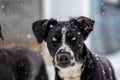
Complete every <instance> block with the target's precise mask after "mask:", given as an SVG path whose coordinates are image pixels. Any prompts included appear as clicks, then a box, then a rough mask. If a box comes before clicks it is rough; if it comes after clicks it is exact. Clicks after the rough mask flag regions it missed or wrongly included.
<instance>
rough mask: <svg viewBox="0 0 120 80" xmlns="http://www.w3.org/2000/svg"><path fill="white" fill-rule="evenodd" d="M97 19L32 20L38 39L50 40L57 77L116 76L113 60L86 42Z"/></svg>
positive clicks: (99, 79) (97, 79)
mask: <svg viewBox="0 0 120 80" xmlns="http://www.w3.org/2000/svg"><path fill="white" fill-rule="evenodd" d="M93 26H94V20H91V19H89V18H87V17H83V16H81V17H78V18H73V19H70V20H69V21H57V20H55V19H44V20H39V21H36V22H34V23H33V24H32V29H33V33H34V35H35V37H36V39H37V41H38V43H42V42H43V41H45V42H46V43H47V48H48V50H49V53H50V55H51V56H52V57H53V64H54V66H55V80H116V78H115V74H114V71H113V68H112V66H111V63H110V62H109V60H108V59H106V58H105V57H101V56H97V55H96V54H93V53H91V52H90V51H89V49H88V48H87V47H86V45H85V44H84V41H85V40H86V39H87V37H88V35H89V34H90V32H91V31H92V30H93Z"/></svg>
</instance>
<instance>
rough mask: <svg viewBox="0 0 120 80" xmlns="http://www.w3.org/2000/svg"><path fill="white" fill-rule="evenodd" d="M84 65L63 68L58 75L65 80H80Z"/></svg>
mask: <svg viewBox="0 0 120 80" xmlns="http://www.w3.org/2000/svg"><path fill="white" fill-rule="evenodd" d="M81 66H82V64H76V65H75V66H72V67H68V68H65V69H64V68H62V69H60V70H59V72H58V75H59V77H60V78H62V79H63V80H80V76H81V74H82V70H81Z"/></svg>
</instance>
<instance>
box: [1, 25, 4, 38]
mask: <svg viewBox="0 0 120 80" xmlns="http://www.w3.org/2000/svg"><path fill="white" fill-rule="evenodd" d="M0 38H1V39H2V40H4V37H3V35H2V26H1V24H0Z"/></svg>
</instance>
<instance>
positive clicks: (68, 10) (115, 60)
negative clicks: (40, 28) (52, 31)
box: [0, 0, 120, 80]
mask: <svg viewBox="0 0 120 80" xmlns="http://www.w3.org/2000/svg"><path fill="white" fill-rule="evenodd" d="M78 16H86V17H90V18H91V19H94V20H95V26H94V31H93V32H92V33H91V34H90V36H89V38H88V39H87V40H86V45H87V46H88V48H89V49H90V50H91V51H92V52H95V53H97V54H100V55H104V56H107V57H108V58H109V59H110V60H111V62H112V65H113V66H114V68H115V71H116V75H117V77H118V80H120V76H119V74H120V34H119V33H120V20H119V19H120V0H0V25H1V27H2V34H3V36H4V41H3V40H0V47H13V46H19V45H22V46H28V47H31V48H33V49H35V50H37V51H39V50H40V49H44V47H43V48H41V45H38V43H37V41H36V39H35V37H34V35H33V33H32V29H31V24H32V23H33V22H34V21H36V20H39V19H44V18H55V19H57V20H64V21H65V20H68V19H69V18H70V17H78Z"/></svg>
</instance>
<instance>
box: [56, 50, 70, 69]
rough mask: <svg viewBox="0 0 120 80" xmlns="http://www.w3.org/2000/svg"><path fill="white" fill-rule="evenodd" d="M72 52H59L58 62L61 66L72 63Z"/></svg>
mask: <svg viewBox="0 0 120 80" xmlns="http://www.w3.org/2000/svg"><path fill="white" fill-rule="evenodd" d="M70 60H71V57H70V53H69V52H64V51H60V52H59V53H58V54H57V62H58V65H59V66H60V67H67V66H68V65H69V64H70Z"/></svg>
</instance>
